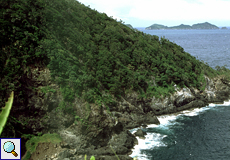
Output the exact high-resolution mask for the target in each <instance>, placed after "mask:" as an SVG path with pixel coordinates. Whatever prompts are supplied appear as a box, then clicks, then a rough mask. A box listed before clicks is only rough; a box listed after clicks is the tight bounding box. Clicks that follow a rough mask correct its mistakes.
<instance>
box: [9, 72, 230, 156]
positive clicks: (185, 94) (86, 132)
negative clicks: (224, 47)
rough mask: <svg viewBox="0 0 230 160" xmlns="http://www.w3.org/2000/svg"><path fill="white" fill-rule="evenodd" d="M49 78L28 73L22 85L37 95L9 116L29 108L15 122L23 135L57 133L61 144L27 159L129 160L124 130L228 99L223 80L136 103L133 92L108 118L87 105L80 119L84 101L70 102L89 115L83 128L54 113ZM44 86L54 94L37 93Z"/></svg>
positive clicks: (57, 97) (229, 89)
mask: <svg viewBox="0 0 230 160" xmlns="http://www.w3.org/2000/svg"><path fill="white" fill-rule="evenodd" d="M49 74H50V72H49V70H48V69H47V68H40V69H39V68H33V69H32V70H31V74H27V75H28V77H25V82H26V84H27V85H30V86H31V87H32V86H33V87H36V86H37V87H38V90H36V91H31V92H28V94H29V99H28V104H27V106H21V107H13V111H12V112H18V113H19V110H20V113H21V112H25V113H26V112H27V111H28V108H29V107H30V106H34V108H35V109H36V112H37V113H35V112H34V113H31V114H24V115H22V114H18V117H16V118H19V119H20V120H21V119H26V120H27V123H28V125H27V129H28V130H31V131H32V132H33V133H34V134H36V133H37V132H42V133H58V134H59V135H60V136H61V138H62V142H61V143H59V144H57V145H54V144H52V143H39V145H38V146H37V150H36V151H35V152H33V153H32V155H31V158H30V159H38V158H39V159H45V158H50V159H60V160H61V159H64V158H68V159H84V155H85V154H87V155H88V157H90V155H94V156H95V157H96V159H108V160H109V159H116V156H115V155H114V152H113V150H114V151H115V152H116V154H117V155H118V156H119V158H120V159H122V160H123V159H124V160H125V159H131V158H130V157H129V156H128V155H129V154H131V149H132V147H133V146H134V145H135V144H137V140H136V138H135V136H134V135H132V134H131V133H130V132H129V131H128V129H131V128H135V127H140V126H145V125H146V124H159V121H158V120H157V118H156V115H162V114H169V113H174V112H178V111H181V110H185V109H189V108H194V107H203V106H206V105H207V104H208V103H214V102H215V103H221V102H223V101H224V100H227V99H228V98H229V95H230V82H229V81H227V80H225V79H224V78H223V77H218V78H214V79H210V78H208V77H205V79H206V87H205V89H204V91H199V90H197V89H195V88H183V89H177V92H175V93H174V94H172V95H170V96H168V97H165V98H159V99H157V98H155V97H153V98H152V99H147V100H143V101H137V97H138V95H137V93H134V92H133V93H130V94H127V95H126V96H125V97H122V98H121V99H120V100H119V101H117V105H116V107H114V108H113V107H112V106H111V110H110V112H109V111H108V110H107V109H106V108H105V107H102V108H100V107H98V106H97V105H95V104H91V106H90V107H91V112H90V113H86V111H85V107H86V106H85V103H84V101H83V100H81V99H79V98H75V101H74V105H73V106H74V111H76V112H77V113H78V115H79V114H89V115H88V120H89V125H86V124H84V123H83V122H78V123H74V122H75V118H76V117H75V116H74V114H71V113H65V112H63V111H61V110H56V108H57V106H58V105H59V102H60V101H61V100H62V98H63V97H62V96H61V94H60V92H59V86H58V85H56V84H54V83H53V82H52V81H51V79H50V75H49ZM47 86H49V89H50V90H52V88H53V89H54V88H55V89H57V92H55V93H53V92H47V93H43V92H41V90H42V88H44V87H47ZM175 88H176V86H175ZM66 107H68V105H67V106H66ZM35 115H37V116H36V117H35ZM23 140H24V139H23ZM47 146H48V148H47ZM111 146H112V147H113V148H112V149H113V150H112V149H111ZM41 153H42V154H41ZM43 153H45V154H43ZM49 153H51V154H49Z"/></svg>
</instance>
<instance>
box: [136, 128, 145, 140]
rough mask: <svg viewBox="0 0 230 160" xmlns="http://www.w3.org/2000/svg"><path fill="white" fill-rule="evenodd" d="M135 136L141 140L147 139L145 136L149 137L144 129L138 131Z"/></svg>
mask: <svg viewBox="0 0 230 160" xmlns="http://www.w3.org/2000/svg"><path fill="white" fill-rule="evenodd" d="M134 135H135V136H138V137H139V138H145V135H147V133H146V132H144V131H143V130H142V129H138V130H137V131H136V132H135V133H134Z"/></svg>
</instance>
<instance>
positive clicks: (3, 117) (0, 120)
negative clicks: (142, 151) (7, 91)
mask: <svg viewBox="0 0 230 160" xmlns="http://www.w3.org/2000/svg"><path fill="white" fill-rule="evenodd" d="M13 99H14V92H11V95H10V97H9V99H8V101H7V102H6V105H5V107H4V108H2V111H1V113H0V135H1V133H2V131H3V128H4V126H5V124H6V121H7V119H8V116H9V114H10V110H11V107H12V104H13Z"/></svg>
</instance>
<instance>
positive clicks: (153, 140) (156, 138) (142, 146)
mask: <svg viewBox="0 0 230 160" xmlns="http://www.w3.org/2000/svg"><path fill="white" fill-rule="evenodd" d="M165 137H166V135H162V134H159V133H147V135H146V136H145V139H140V138H139V137H136V138H137V140H138V145H135V146H134V148H133V150H132V151H133V152H132V154H131V155H130V156H131V157H138V160H139V159H140V160H148V159H149V158H148V157H147V155H145V154H141V150H150V149H153V148H155V147H160V146H167V145H166V144H164V143H163V142H162V139H163V138H165Z"/></svg>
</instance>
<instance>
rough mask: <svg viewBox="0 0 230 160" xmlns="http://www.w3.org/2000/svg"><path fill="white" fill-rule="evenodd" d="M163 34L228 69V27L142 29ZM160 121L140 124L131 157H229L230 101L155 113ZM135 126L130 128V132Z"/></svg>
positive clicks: (168, 159) (141, 159) (175, 159)
mask: <svg viewBox="0 0 230 160" xmlns="http://www.w3.org/2000/svg"><path fill="white" fill-rule="evenodd" d="M143 32H145V33H148V34H152V35H158V36H159V37H165V38H167V39H169V40H170V41H173V42H174V43H176V44H178V45H180V46H182V47H183V48H184V49H185V51H186V52H188V53H190V54H191V55H193V56H195V57H198V59H200V60H203V61H205V62H207V63H208V64H209V65H210V66H211V67H213V68H214V67H215V66H216V65H219V66H223V65H224V64H226V67H227V68H229V69H230V63H229V60H230V29H228V30H143ZM158 119H159V121H160V125H155V124H152V125H148V127H147V128H141V129H142V130H143V131H145V132H147V135H146V136H145V139H139V138H138V137H137V139H138V145H136V146H135V147H134V149H133V153H132V155H131V157H137V158H138V159H139V160H229V159H230V101H229V102H225V103H224V104H209V105H208V106H205V107H202V108H195V109H191V110H185V111H182V112H179V113H175V114H171V115H162V116H158ZM137 129H138V128H135V129H132V130H130V132H131V133H134V132H135V131H136V130H137Z"/></svg>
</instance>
